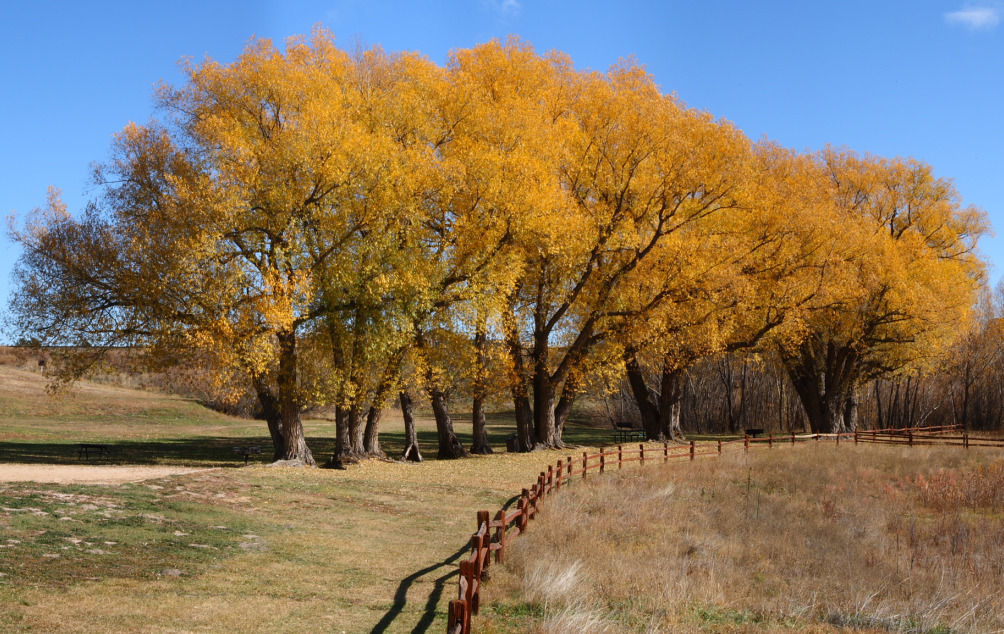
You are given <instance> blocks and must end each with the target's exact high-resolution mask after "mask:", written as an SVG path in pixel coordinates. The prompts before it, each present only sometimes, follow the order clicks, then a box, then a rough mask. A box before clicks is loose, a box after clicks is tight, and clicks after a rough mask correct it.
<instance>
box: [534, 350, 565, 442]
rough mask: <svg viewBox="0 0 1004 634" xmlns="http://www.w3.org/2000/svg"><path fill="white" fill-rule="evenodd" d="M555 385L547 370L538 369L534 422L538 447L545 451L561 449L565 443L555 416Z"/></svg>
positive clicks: (535, 387) (535, 380) (535, 376)
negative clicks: (559, 433) (562, 440)
mask: <svg viewBox="0 0 1004 634" xmlns="http://www.w3.org/2000/svg"><path fill="white" fill-rule="evenodd" d="M554 396H555V395H554V384H552V383H551V376H550V373H548V372H547V368H546V367H545V368H543V370H542V371H541V369H540V368H538V369H537V370H536V371H535V372H534V377H533V422H534V428H535V431H536V434H537V446H538V447H541V448H543V449H561V448H562V447H564V446H565V443H563V442H561V437H560V436H559V435H558V425H557V421H556V419H555V416H554Z"/></svg>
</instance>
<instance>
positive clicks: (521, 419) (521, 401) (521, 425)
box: [505, 298, 535, 452]
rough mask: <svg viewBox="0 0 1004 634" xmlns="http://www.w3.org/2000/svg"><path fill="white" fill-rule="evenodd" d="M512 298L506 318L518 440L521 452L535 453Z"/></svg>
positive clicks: (523, 365) (524, 374) (521, 350)
mask: <svg viewBox="0 0 1004 634" xmlns="http://www.w3.org/2000/svg"><path fill="white" fill-rule="evenodd" d="M514 301H515V300H514V299H513V298H510V301H509V304H510V305H509V314H508V315H507V316H506V317H507V319H506V323H505V328H506V348H507V349H508V351H509V358H510V360H511V361H512V365H513V381H512V384H511V386H510V391H511V392H512V404H513V410H514V413H515V416H516V439H517V441H518V442H517V444H518V446H519V451H522V452H526V451H533V449H534V444H535V443H534V435H533V431H534V428H533V410H532V409H531V407H530V396H529V394H530V390H529V389H528V386H527V373H526V362H525V360H524V359H523V346H522V344H521V343H520V340H519V332H518V331H517V330H516V315H515V314H514V311H515V309H514V307H513V302H514Z"/></svg>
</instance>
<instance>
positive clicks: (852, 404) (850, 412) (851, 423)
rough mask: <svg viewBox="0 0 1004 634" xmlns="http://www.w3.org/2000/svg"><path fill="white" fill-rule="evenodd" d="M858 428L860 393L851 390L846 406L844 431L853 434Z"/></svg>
mask: <svg viewBox="0 0 1004 634" xmlns="http://www.w3.org/2000/svg"><path fill="white" fill-rule="evenodd" d="M857 428H858V391H857V390H855V389H852V390H851V393H850V394H848V395H847V402H846V403H845V405H844V429H845V430H847V431H849V432H853V431H856V430H857Z"/></svg>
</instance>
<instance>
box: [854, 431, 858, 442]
mask: <svg viewBox="0 0 1004 634" xmlns="http://www.w3.org/2000/svg"><path fill="white" fill-rule="evenodd" d="M854 444H855V445H856V444H858V430H857V429H855V430H854Z"/></svg>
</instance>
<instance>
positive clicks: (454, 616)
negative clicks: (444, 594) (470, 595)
mask: <svg viewBox="0 0 1004 634" xmlns="http://www.w3.org/2000/svg"><path fill="white" fill-rule="evenodd" d="M466 611H467V604H466V603H465V602H464V600H463V599H454V600H452V601H450V611H449V615H448V616H447V617H446V631H447V632H450V631H452V630H453V628H455V627H456V626H458V625H459V626H460V631H461V632H464V631H465V630H464V625H465V624H466V623H467V619H465V618H464V617H465V613H466Z"/></svg>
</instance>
